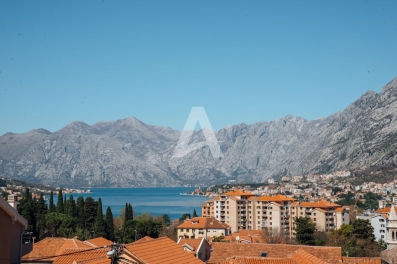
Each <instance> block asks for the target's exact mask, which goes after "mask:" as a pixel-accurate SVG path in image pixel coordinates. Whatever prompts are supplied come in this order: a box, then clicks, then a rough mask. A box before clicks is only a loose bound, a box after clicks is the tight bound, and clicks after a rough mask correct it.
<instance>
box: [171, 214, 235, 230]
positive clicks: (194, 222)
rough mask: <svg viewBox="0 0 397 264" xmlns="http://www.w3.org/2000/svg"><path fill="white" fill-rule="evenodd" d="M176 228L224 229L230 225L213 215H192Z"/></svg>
mask: <svg viewBox="0 0 397 264" xmlns="http://www.w3.org/2000/svg"><path fill="white" fill-rule="evenodd" d="M178 228H179V229H181V228H200V229H225V228H230V226H229V225H227V224H225V223H222V222H220V221H219V220H217V219H215V218H214V217H193V218H192V219H189V220H186V221H185V222H184V223H182V224H180V225H179V226H178Z"/></svg>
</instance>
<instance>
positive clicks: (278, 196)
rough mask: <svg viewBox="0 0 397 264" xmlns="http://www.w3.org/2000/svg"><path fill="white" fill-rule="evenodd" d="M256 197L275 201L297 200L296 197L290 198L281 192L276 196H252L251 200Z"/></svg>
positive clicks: (258, 199) (261, 199) (260, 199)
mask: <svg viewBox="0 0 397 264" xmlns="http://www.w3.org/2000/svg"><path fill="white" fill-rule="evenodd" d="M255 198H256V200H257V201H268V202H271V201H274V202H288V201H296V199H294V198H290V197H287V196H284V195H281V194H277V195H274V196H259V197H250V198H249V200H251V201H252V200H254V199H255Z"/></svg>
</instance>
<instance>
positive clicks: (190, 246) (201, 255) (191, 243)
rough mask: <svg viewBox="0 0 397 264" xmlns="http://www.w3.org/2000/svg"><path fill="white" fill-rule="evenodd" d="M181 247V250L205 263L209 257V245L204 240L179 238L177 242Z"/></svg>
mask: <svg viewBox="0 0 397 264" xmlns="http://www.w3.org/2000/svg"><path fill="white" fill-rule="evenodd" d="M177 244H178V245H181V246H182V248H183V250H185V251H187V252H191V253H193V254H194V255H195V256H196V258H198V259H201V260H202V261H203V262H206V261H207V260H208V259H209V258H210V255H211V245H210V244H209V243H208V241H207V239H205V238H195V239H191V238H182V237H180V238H179V239H178V242H177Z"/></svg>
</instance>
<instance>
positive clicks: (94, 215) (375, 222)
mask: <svg viewBox="0 0 397 264" xmlns="http://www.w3.org/2000/svg"><path fill="white" fill-rule="evenodd" d="M344 177H347V176H344V175H338V176H334V177H331V178H329V179H327V180H326V182H328V184H330V183H331V184H337V185H333V186H332V188H339V189H340V190H339V189H338V192H335V193H331V194H330V196H329V197H327V196H325V197H323V196H320V195H318V196H311V195H306V193H305V189H309V187H307V188H306V187H305V188H304V189H299V188H297V189H298V190H301V191H302V192H300V193H299V196H298V197H297V196H296V195H295V196H294V195H293V194H285V193H284V194H281V193H280V192H273V191H271V192H269V191H270V190H277V188H273V185H274V186H277V185H275V183H271V185H270V184H268V185H266V186H259V187H257V188H255V189H254V190H248V189H249V188H250V187H247V186H246V187H244V188H237V187H236V186H232V187H231V188H227V186H224V187H223V188H218V189H217V190H216V192H212V196H213V197H212V199H209V200H207V201H206V202H205V203H204V204H203V205H202V210H201V215H199V214H200V212H199V213H197V212H196V211H194V212H193V215H190V214H185V215H183V216H182V217H181V218H180V219H177V220H173V221H172V220H171V219H169V217H168V216H167V215H163V216H161V217H152V216H151V215H149V214H142V215H136V214H134V212H133V207H132V206H131V204H128V203H127V204H126V206H125V209H124V211H123V214H122V215H120V216H119V217H113V215H112V212H111V209H110V207H108V209H107V210H106V213H104V212H102V201H101V199H98V201H95V200H93V199H92V198H90V197H87V198H86V199H85V200H84V199H83V198H82V197H81V198H80V197H79V198H78V199H77V201H75V200H74V199H73V197H71V198H70V199H68V200H65V199H63V197H64V196H63V194H62V190H59V193H58V201H56V202H55V201H54V200H53V197H52V195H50V198H49V199H48V203H47V202H46V201H44V199H43V195H42V194H41V195H40V196H39V197H38V198H37V196H35V195H33V194H32V193H31V192H30V191H29V189H26V190H25V192H24V193H23V197H22V199H16V198H15V196H14V195H8V199H7V201H6V200H5V199H4V198H2V197H0V218H1V223H3V225H2V230H5V231H4V232H2V240H1V243H2V246H1V247H0V248H1V251H0V252H1V254H2V259H3V261H2V262H1V263H55V264H57V263H139V264H141V263H142V264H143V263H159V264H160V263H214V264H215V263H216V264H218V263H222V264H228V263H247V264H250V263H275V264H276V263H280V261H282V262H283V261H287V262H288V263H296V264H300V263H302V264H303V263H307V262H308V260H310V261H312V262H313V263H314V262H315V263H363V264H364V263H376V264H380V263H394V261H395V259H396V258H397V213H396V208H395V206H394V204H395V203H397V197H396V199H393V198H394V197H393V196H392V195H393V193H394V188H393V189H390V190H388V189H387V188H388V187H385V186H383V185H382V186H383V188H378V187H379V186H378V185H377V184H375V185H371V184H367V185H364V186H362V187H363V188H360V189H358V188H352V187H351V186H349V187H348V186H347V185H344V186H343V185H339V184H340V183H343V180H341V179H343V178H344ZM320 179H321V177H320ZM282 182H283V183H285V185H287V184H290V185H292V186H294V188H295V186H298V187H299V185H300V184H301V183H303V184H305V186H306V185H307V183H309V182H310V181H308V180H307V178H306V179H305V178H304V177H302V178H299V177H298V178H295V177H294V178H291V179H286V178H284V179H283V181H282ZM311 183H312V184H314V183H316V184H318V186H321V180H320V181H316V182H311ZM269 187H270V188H269ZM345 187H346V188H345ZM280 188H281V187H280ZM321 188H324V187H321ZM385 188H386V192H385V193H383V191H384V189H385ZM325 189H326V188H325ZM289 190H290V191H291V189H289ZM356 190H357V191H358V190H360V192H359V193H360V194H363V195H364V196H365V195H366V194H368V193H372V192H373V193H374V194H376V195H380V196H381V197H383V195H385V196H386V197H385V199H384V200H383V199H382V200H380V202H378V204H377V206H376V210H371V209H368V210H367V211H364V213H363V214H361V213H360V212H361V211H363V210H364V209H365V208H363V207H358V206H357V205H358V202H360V203H362V205H361V206H366V205H368V202H367V201H364V200H363V199H365V198H359V199H356V198H355V197H356V195H358V194H359V193H358V192H355V193H354V194H353V197H352V198H350V199H351V200H349V201H348V202H349V203H351V202H353V205H345V204H341V203H338V200H336V199H335V200H331V199H332V197H333V196H335V195H337V196H341V195H346V194H348V193H349V192H350V191H351V192H354V191H356ZM312 191H313V190H312ZM208 192H210V191H208ZM291 193H292V192H291ZM215 194H216V195H215ZM388 195H389V196H390V197H391V199H390V201H389V200H387V199H386V198H387V197H388ZM300 196H303V199H302V198H300ZM306 198H307V199H306ZM339 198H340V197H339ZM371 199H372V198H371ZM345 200H346V199H345ZM345 200H343V199H340V200H339V201H342V202H343V203H344V202H346V201H345ZM371 203H372V202H371ZM389 204H390V205H392V206H389ZM374 207H375V206H374ZM379 208H380V209H379ZM352 216H354V217H352ZM15 243H17V244H19V245H20V246H18V247H15V245H16V244H15ZM280 249H282V250H280ZM3 256H5V257H3Z"/></svg>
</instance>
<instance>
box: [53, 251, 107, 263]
mask: <svg viewBox="0 0 397 264" xmlns="http://www.w3.org/2000/svg"><path fill="white" fill-rule="evenodd" d="M109 250H110V248H107V249H105V248H94V249H89V250H78V249H77V250H76V249H66V250H64V251H63V252H62V253H61V255H62V256H60V257H57V258H56V259H55V261H54V262H53V264H70V263H73V261H76V262H79V261H90V260H100V259H101V260H107V262H106V263H109V264H110V259H107V258H106V254H107V253H108V251H109Z"/></svg>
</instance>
